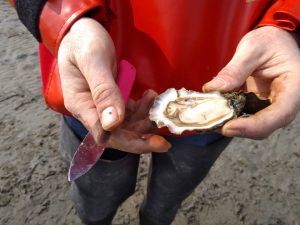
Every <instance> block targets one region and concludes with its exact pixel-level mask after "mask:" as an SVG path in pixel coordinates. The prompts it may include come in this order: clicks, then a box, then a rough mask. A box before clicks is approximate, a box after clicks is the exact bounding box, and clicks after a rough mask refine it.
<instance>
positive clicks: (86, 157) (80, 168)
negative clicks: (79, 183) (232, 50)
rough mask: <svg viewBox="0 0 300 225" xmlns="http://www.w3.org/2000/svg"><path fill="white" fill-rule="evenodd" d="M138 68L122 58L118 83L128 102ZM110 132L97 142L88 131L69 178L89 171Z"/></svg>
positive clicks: (77, 176)
mask: <svg viewBox="0 0 300 225" xmlns="http://www.w3.org/2000/svg"><path fill="white" fill-rule="evenodd" d="M135 76H136V70H135V68H134V66H133V65H131V64H130V63H129V62H127V61H125V60H122V61H120V64H119V71H118V77H117V84H118V86H119V89H120V91H121V93H122V96H123V99H124V102H125V103H126V102H127V100H128V98H129V95H130V93H131V89H132V86H133V83H134V80H135ZM109 137H110V132H108V131H104V132H103V133H102V135H101V137H100V141H99V144H96V142H95V141H94V138H93V136H92V135H91V133H88V134H87V135H86V136H85V138H84V139H83V141H82V143H81V144H80V145H79V147H78V148H77V150H76V152H75V154H74V156H73V159H72V161H71V164H70V168H69V173H68V180H69V181H74V180H76V179H77V178H79V177H81V176H82V175H83V174H85V173H86V172H88V171H89V170H90V169H91V168H92V167H93V166H94V165H95V164H96V162H97V161H98V160H99V158H100V157H101V155H102V154H103V152H104V150H105V148H106V144H107V142H108V140H109Z"/></svg>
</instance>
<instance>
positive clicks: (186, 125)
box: [149, 88, 270, 134]
mask: <svg viewBox="0 0 300 225" xmlns="http://www.w3.org/2000/svg"><path fill="white" fill-rule="evenodd" d="M269 104H270V102H269V100H261V99H259V98H257V96H256V95H255V94H254V93H237V92H232V93H227V94H220V93H219V92H211V93H200V92H196V91H189V90H186V89H184V88H182V89H180V90H176V89H174V88H170V89H168V90H166V91H165V92H164V93H162V94H161V95H159V96H158V97H156V99H155V102H154V104H153V106H152V108H151V109H150V113H149V114H150V115H149V117H150V120H152V121H154V122H155V123H156V124H157V127H159V128H161V127H168V128H169V130H170V132H171V133H174V134H181V133H182V132H184V131H195V130H196V131H200V132H204V131H210V130H213V129H216V128H218V127H220V126H222V125H224V123H225V122H227V121H228V120H230V119H233V118H236V117H237V116H240V115H242V114H249V113H255V112H257V111H259V110H261V109H262V108H264V107H266V106H268V105H269Z"/></svg>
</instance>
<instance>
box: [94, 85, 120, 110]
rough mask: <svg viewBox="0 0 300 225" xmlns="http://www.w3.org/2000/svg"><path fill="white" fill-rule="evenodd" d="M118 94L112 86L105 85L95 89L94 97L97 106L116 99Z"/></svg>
mask: <svg viewBox="0 0 300 225" xmlns="http://www.w3.org/2000/svg"><path fill="white" fill-rule="evenodd" d="M117 95H118V92H117V90H116V89H115V88H113V87H112V86H111V84H108V83H103V84H101V85H98V86H97V87H95V88H94V89H93V91H92V97H93V99H94V102H95V104H96V105H98V104H102V103H105V102H108V101H111V100H112V99H115V98H116V96H117Z"/></svg>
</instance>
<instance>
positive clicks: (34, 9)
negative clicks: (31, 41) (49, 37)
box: [15, 0, 47, 41]
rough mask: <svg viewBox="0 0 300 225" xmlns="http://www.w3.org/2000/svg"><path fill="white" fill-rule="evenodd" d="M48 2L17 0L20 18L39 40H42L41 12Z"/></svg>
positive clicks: (44, 0) (43, 0) (41, 0)
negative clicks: (40, 28) (40, 29)
mask: <svg viewBox="0 0 300 225" xmlns="http://www.w3.org/2000/svg"><path fill="white" fill-rule="evenodd" d="M46 2H47V0H35V1H33V0H15V5H16V10H17V13H18V16H19V18H20V20H21V21H22V23H23V24H24V25H25V26H26V27H27V29H28V30H29V31H30V33H31V34H32V35H33V36H34V37H35V38H36V39H37V40H38V41H40V40H41V36H40V31H39V20H40V14H41V12H42V9H43V7H44V5H45V4H46Z"/></svg>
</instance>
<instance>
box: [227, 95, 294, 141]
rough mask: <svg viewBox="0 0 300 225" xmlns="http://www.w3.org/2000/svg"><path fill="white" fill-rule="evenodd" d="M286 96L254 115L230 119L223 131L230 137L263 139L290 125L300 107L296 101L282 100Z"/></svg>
mask: <svg viewBox="0 0 300 225" xmlns="http://www.w3.org/2000/svg"><path fill="white" fill-rule="evenodd" d="M281 99H284V96H280V97H278V100H277V101H276V102H274V103H273V104H272V105H271V106H269V107H267V108H265V109H263V110H261V111H259V112H258V113H256V114H255V115H253V116H250V117H246V118H238V119H235V120H232V121H229V122H228V123H226V124H225V125H224V127H223V128H222V133H223V134H224V135H225V136H228V137H246V138H252V139H263V138H266V137H268V136H269V135H270V134H271V133H272V132H274V131H275V130H277V129H278V128H281V127H284V126H286V125H288V124H289V123H290V122H291V121H292V120H293V119H294V118H295V117H296V113H297V111H298V109H296V104H294V102H289V101H282V100H281Z"/></svg>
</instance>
